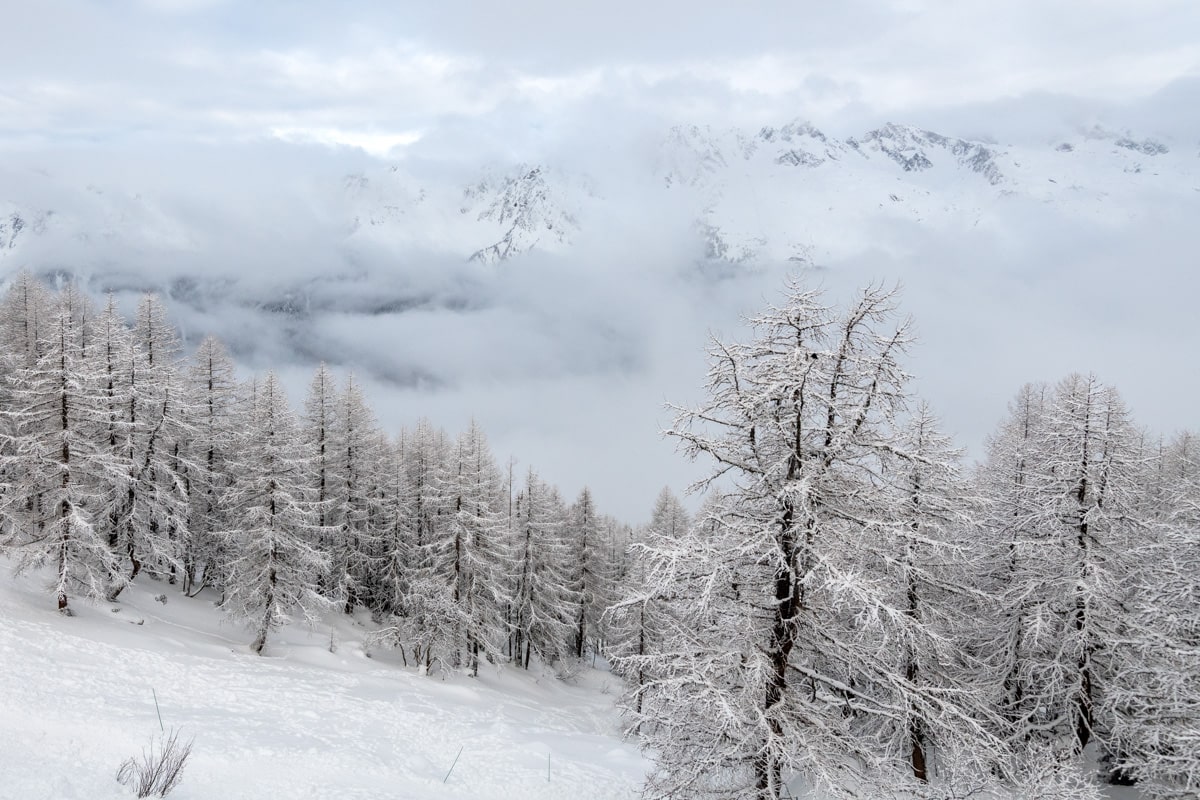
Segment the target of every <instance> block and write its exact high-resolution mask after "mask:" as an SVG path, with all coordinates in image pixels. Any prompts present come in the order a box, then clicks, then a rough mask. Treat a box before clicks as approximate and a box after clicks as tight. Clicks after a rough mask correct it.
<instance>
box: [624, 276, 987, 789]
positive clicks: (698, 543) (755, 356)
mask: <svg viewBox="0 0 1200 800" xmlns="http://www.w3.org/2000/svg"><path fill="white" fill-rule="evenodd" d="M751 324H752V325H753V329H754V334H755V335H754V337H753V339H752V340H751V341H750V342H749V343H747V344H728V343H724V342H720V341H717V342H714V344H713V346H712V348H711V349H710V365H711V366H710V372H709V383H708V394H709V398H708V401H707V402H706V403H704V404H703V405H701V406H700V407H697V408H692V409H688V408H681V409H678V418H677V421H676V424H675V426H674V428H673V429H672V430H671V431H670V433H671V435H673V436H675V437H676V438H678V439H679V440H680V441H681V442H682V443H683V446H684V447H685V449H686V450H687V452H688V453H689V454H690V455H692V456H694V457H703V458H705V459H707V460H709V461H711V462H712V464H713V470H712V473H711V474H710V476H709V478H707V479H706V480H705V481H704V482H702V484H701V485H702V486H708V487H711V489H712V491H713V492H714V493H715V494H716V495H717V502H716V503H715V508H714V509H713V511H712V512H711V514H710V518H709V519H707V520H704V521H702V522H703V524H702V525H699V526H696V531H697V532H703V535H693V536H692V537H691V540H690V541H689V542H688V545H689V546H688V547H687V549H686V550H684V551H683V552H680V549H679V548H678V547H673V548H670V549H665V550H662V551H656V550H655V549H653V548H649V549H647V551H646V554H645V557H646V558H647V559H648V567H647V568H648V570H649V573H650V579H651V580H652V581H654V582H655V583H657V584H658V585H660V586H662V587H663V590H664V594H665V595H666V596H668V597H671V596H677V597H679V598H680V602H679V603H678V604H677V605H678V606H679V609H680V611H679V613H681V614H682V615H683V616H682V617H681V624H678V625H676V629H675V635H674V636H673V637H669V641H668V642H666V643H664V647H663V651H662V652H660V653H659V655H658V657H657V660H656V662H655V664H654V669H653V671H654V673H655V674H656V676H657V677H656V678H655V680H654V684H653V691H652V692H649V693H647V695H646V700H647V702H646V703H645V704H644V706H643V710H642V717H643V718H645V719H647V720H653V721H654V722H655V724H654V725H653V727H649V728H647V729H646V732H645V738H646V743H647V746H648V748H649V749H650V750H651V751H654V752H656V753H657V754H658V763H657V769H656V771H655V773H654V774H653V775H652V776H651V778H650V781H649V783H648V787H647V788H648V793H649V795H650V796H653V797H674V796H680V795H683V794H686V795H687V796H692V797H700V796H733V795H737V796H741V797H753V798H759V799H761V800H775V799H776V798H779V797H781V796H783V795H784V794H785V793H786V791H787V784H788V782H789V781H790V780H791V779H793V778H800V779H803V780H805V781H807V782H808V783H809V784H811V785H814V786H817V787H820V788H822V789H825V790H827V791H830V792H834V793H838V792H845V791H850V789H849V788H848V787H851V786H853V787H856V789H855V790H856V791H860V792H861V791H865V788H864V787H870V786H880V787H882V786H887V787H892V788H894V787H896V786H897V785H902V784H903V783H904V781H905V780H906V775H907V776H911V773H912V769H911V763H910V755H911V753H910V752H909V750H908V748H907V747H905V746H903V741H904V740H903V739H901V738H900V737H882V736H878V735H875V732H879V731H883V730H886V729H888V728H889V727H893V728H894V722H895V721H897V720H905V719H908V718H910V717H911V716H913V715H914V714H919V715H920V718H921V719H922V720H923V721H924V724H927V725H930V726H936V727H937V728H938V730H939V732H940V735H941V736H942V737H943V741H945V742H947V743H949V742H954V746H953V747H950V746H947V747H946V749H947V750H948V751H954V752H958V751H960V750H964V749H969V743H971V742H974V741H976V740H977V739H980V738H982V737H985V735H986V734H985V731H984V730H983V729H982V726H980V725H979V723H977V722H976V721H975V720H974V719H972V718H971V716H970V715H969V714H967V713H965V712H964V711H963V710H962V708H961V707H960V706H959V705H958V703H957V702H956V698H955V697H954V694H953V692H946V691H944V690H943V689H942V688H941V687H934V686H930V685H927V684H925V683H922V682H915V681H913V680H910V679H909V678H908V677H907V676H906V674H905V670H903V669H899V670H898V669H897V659H896V652H897V651H896V647H895V644H896V642H895V640H894V639H889V638H888V636H887V635H886V633H887V631H888V630H890V629H893V628H895V627H897V626H902V627H903V629H904V631H905V639H906V640H907V641H908V642H909V644H910V646H911V647H914V648H920V649H922V650H923V649H924V648H928V647H930V646H931V638H932V634H931V633H930V632H929V631H927V630H926V629H925V627H924V625H923V624H922V623H921V622H920V621H919V620H914V619H912V617H911V615H910V614H909V611H908V604H907V603H906V601H905V600H904V598H903V595H902V594H901V595H900V596H899V597H898V596H897V594H896V592H895V590H894V589H895V587H894V585H892V584H891V583H890V582H885V581H880V580H879V579H878V578H877V576H876V575H875V574H873V573H874V569H873V568H872V565H871V564H870V555H869V554H870V552H879V551H880V550H881V549H882V548H883V546H884V545H885V544H887V543H894V542H895V539H896V534H897V526H899V525H903V524H904V523H903V521H902V517H901V516H900V514H899V513H898V508H897V505H896V493H895V492H893V491H890V490H889V489H888V488H887V487H886V486H884V485H881V480H880V475H881V474H882V473H884V472H885V471H886V470H887V469H888V465H889V464H890V463H891V461H892V460H893V458H894V454H895V452H896V451H897V450H898V449H899V448H900V447H901V446H902V443H903V437H902V435H901V433H900V431H899V430H898V427H897V424H896V420H897V416H898V415H899V414H900V413H901V412H902V411H903V410H904V407H905V404H906V402H907V400H908V390H907V380H908V378H907V375H906V374H905V372H904V370H903V368H902V367H901V366H900V358H901V357H902V356H903V355H904V352H905V351H906V349H907V346H908V344H909V342H910V336H909V332H908V323H907V321H905V320H902V319H899V318H898V315H897V310H896V302H895V296H894V294H893V293H892V292H888V291H883V290H880V289H877V288H869V289H867V290H865V291H863V292H862V294H861V295H860V296H859V297H858V299H857V300H856V301H855V302H854V303H852V304H851V305H850V306H849V307H848V308H846V309H845V310H836V309H833V308H830V307H827V306H825V305H823V304H822V303H821V298H820V296H819V294H818V293H817V292H814V291H811V290H808V289H805V288H803V287H802V286H800V285H799V284H795V283H793V284H791V285H789V287H788V295H787V298H786V302H785V303H784V304H783V305H782V306H779V307H774V308H771V309H769V310H768V311H767V312H766V313H765V314H763V315H760V316H759V317H757V318H755V319H753V320H751ZM914 566H915V565H914ZM917 579H918V580H923V578H922V577H921V576H917ZM907 779H908V780H912V778H911V777H908V778H907Z"/></svg>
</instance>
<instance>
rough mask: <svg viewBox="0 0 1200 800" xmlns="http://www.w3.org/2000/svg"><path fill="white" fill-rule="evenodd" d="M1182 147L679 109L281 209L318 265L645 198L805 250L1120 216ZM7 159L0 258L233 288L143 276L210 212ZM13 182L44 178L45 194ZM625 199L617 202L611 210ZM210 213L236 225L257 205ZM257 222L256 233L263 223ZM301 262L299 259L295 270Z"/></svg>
mask: <svg viewBox="0 0 1200 800" xmlns="http://www.w3.org/2000/svg"><path fill="white" fill-rule="evenodd" d="M1197 150H1198V148H1197V145H1196V144H1195V143H1194V142H1190V143H1180V142H1175V141H1165V140H1160V139H1155V138H1145V137H1139V136H1135V135H1132V134H1130V133H1129V132H1127V131H1110V130H1104V129H1100V128H1094V129H1091V130H1087V131H1081V132H1076V133H1074V134H1072V135H1070V136H1065V137H1060V138H1055V139H1047V140H1045V141H1043V142H1041V143H1039V144H1037V145H1030V144H1020V145H1015V144H1000V143H996V142H991V141H971V140H966V139H960V138H955V137H951V136H944V135H941V134H938V133H934V132H932V131H927V130H921V129H919V128H915V127H911V126H905V125H896V124H888V125H885V126H883V127H881V128H878V129H876V130H871V131H868V132H866V133H864V134H862V135H861V136H855V137H850V138H844V139H839V138H835V137H833V136H829V135H827V134H825V133H823V132H822V131H821V130H819V129H818V128H816V127H814V126H812V125H811V124H808V123H805V122H792V123H788V124H786V125H783V126H781V127H764V128H762V129H760V130H758V131H756V132H751V131H746V130H740V129H736V128H731V129H728V130H714V129H711V128H707V127H695V126H681V127H676V128H673V129H671V130H670V131H669V132H668V133H667V134H666V135H665V136H664V137H663V138H662V140H661V142H660V144H659V146H658V147H657V148H656V149H655V150H654V152H653V153H652V154H651V157H649V158H645V159H644V161H645V163H644V164H642V163H634V164H632V167H631V168H629V169H626V170H623V171H619V174H622V175H627V174H628V175H635V176H638V177H637V179H636V180H625V181H622V179H619V178H614V177H613V176H612V175H609V174H607V170H606V168H605V166H604V165H589V164H570V165H566V164H535V163H520V164H506V165H505V164H500V165H492V166H490V167H487V168H484V169H481V170H480V172H479V173H478V177H477V178H475V179H473V180H471V181H469V182H466V183H465V184H464V183H463V182H456V181H452V180H445V179H436V178H435V179H430V178H416V177H414V175H413V174H412V173H411V172H410V171H409V170H408V169H406V164H405V163H404V162H399V163H396V164H392V165H385V164H381V165H380V166H379V167H378V168H377V169H371V170H369V171H364V172H358V173H355V174H351V175H346V176H345V177H344V179H343V180H342V181H341V184H340V185H324V184H321V183H320V182H318V181H316V180H315V179H314V180H313V181H311V182H310V183H309V187H310V194H312V195H313V196H315V197H317V198H318V199H317V201H316V203H315V210H314V212H313V218H312V219H311V220H307V219H303V218H295V219H291V220H290V224H291V225H292V226H294V227H295V228H297V229H305V230H311V231H315V233H310V234H309V236H310V237H316V238H318V239H320V241H321V243H322V245H323V246H324V247H326V248H327V249H328V251H329V252H331V253H334V254H337V253H341V254H343V256H344V261H345V263H343V264H331V265H330V268H329V270H328V273H329V274H337V273H340V272H345V271H347V270H349V271H350V272H352V273H354V272H356V271H361V270H379V269H381V268H383V267H381V264H386V263H387V262H389V261H391V260H393V259H394V260H405V259H407V260H409V261H411V260H412V259H414V258H431V257H436V260H441V261H444V260H449V261H450V262H456V261H457V262H460V263H477V264H479V265H490V266H495V267H496V268H501V267H502V265H503V263H504V262H507V261H510V260H512V259H514V258H518V257H520V256H522V255H523V254H527V253H530V252H540V253H544V254H550V255H552V256H567V255H569V254H570V253H572V251H573V250H574V248H576V247H578V246H581V245H580V244H579V243H580V242H588V241H597V240H609V241H614V240H615V241H619V240H620V237H622V236H623V235H624V234H625V233H626V231H622V230H608V229H606V226H610V225H613V224H614V223H613V220H624V223H621V224H626V225H635V226H643V225H644V226H652V225H654V224H655V220H656V218H657V217H658V216H659V215H660V213H662V212H663V211H664V210H665V209H672V210H673V213H674V214H675V216H676V217H678V216H679V215H680V214H682V215H683V217H684V218H686V219H689V220H691V228H690V233H688V236H690V237H692V240H693V241H692V245H693V246H694V252H695V254H696V258H697V259H698V260H700V261H709V262H716V263H719V264H725V265H728V266H735V265H748V266H755V265H760V266H761V265H770V264H777V263H783V262H793V263H796V262H798V263H801V264H805V265H810V266H814V267H820V266H822V265H824V264H825V263H827V262H829V261H831V260H836V259H838V258H842V257H846V256H851V255H854V254H855V253H858V252H861V251H863V250H864V249H865V248H867V247H870V246H873V244H874V243H876V242H877V241H878V239H879V234H878V232H879V231H880V230H881V229H883V228H884V227H888V226H896V225H901V226H908V225H917V226H922V227H927V228H933V229H935V230H940V229H961V230H965V229H973V228H983V229H985V230H986V229H991V228H994V229H996V230H997V232H998V234H1000V235H1002V233H1003V231H1002V229H1003V227H1004V226H1005V225H1006V224H1011V223H1008V222H1006V219H1007V216H1006V215H1008V214H1010V213H1011V212H1013V211H1014V210H1022V209H1023V210H1025V212H1027V213H1032V214H1044V213H1046V212H1047V210H1049V211H1052V212H1053V213H1054V214H1060V215H1065V216H1066V217H1069V218H1073V219H1079V220H1093V221H1094V222H1095V223H1096V224H1101V225H1121V224H1123V223H1124V222H1125V221H1128V220H1130V219H1135V218H1138V217H1139V216H1142V215H1145V214H1148V213H1153V209H1155V208H1157V207H1161V206H1160V204H1161V203H1167V204H1171V205H1173V206H1177V205H1179V204H1193V205H1194V204H1196V203H1197V199H1198V198H1200V157H1198V154H1197ZM26 177H27V179H28V181H29V185H30V186H34V188H37V187H36V184H37V183H38V181H44V182H51V181H54V182H56V186H55V191H53V192H46V191H34V192H27V193H23V192H22V187H20V186H10V187H0V268H2V269H3V270H4V271H5V272H10V271H12V270H14V269H16V268H18V267H26V266H27V267H30V268H32V269H34V270H35V271H41V272H69V273H72V274H78V275H80V276H82V277H84V278H85V280H86V281H87V282H88V284H89V285H90V286H92V287H93V288H95V289H97V290H100V289H105V288H116V289H118V290H120V289H130V290H132V289H140V288H146V289H156V290H159V291H163V292H166V293H168V294H169V295H171V296H172V297H173V298H174V299H175V300H177V301H179V302H182V303H185V304H186V303H194V304H195V303H203V302H205V300H206V298H207V300H208V301H212V300H213V299H214V298H215V297H224V296H227V295H228V294H229V293H233V294H235V295H236V294H237V292H238V289H237V287H238V286H239V285H240V284H242V283H244V282H245V281H244V279H245V277H246V276H245V275H244V274H232V273H228V272H222V270H221V269H220V267H219V265H214V269H213V270H212V271H208V270H205V272H204V274H190V275H185V276H182V277H181V276H180V275H179V274H178V272H177V271H176V272H171V271H169V270H168V271H167V272H170V278H169V279H168V278H167V277H163V278H161V280H160V279H159V278H158V277H156V274H157V273H156V272H155V271H154V269H153V265H155V264H158V265H164V264H170V263H171V262H172V260H173V259H174V258H175V257H176V256H178V255H180V254H187V255H188V257H189V258H191V259H192V260H202V259H203V258H204V254H205V250H206V248H207V247H209V245H210V243H211V242H210V240H211V238H212V236H213V231H212V230H211V224H210V225H209V227H208V228H204V227H203V226H200V227H198V226H197V225H196V223H195V221H194V220H193V219H191V218H190V217H189V215H188V212H187V211H186V210H181V208H180V207H179V205H178V204H176V205H170V204H164V203H162V202H160V201H159V199H158V198H156V197H153V196H148V195H145V194H143V193H141V192H139V190H138V187H136V186H112V187H96V186H86V187H78V188H74V187H71V186H70V185H69V176H68V177H67V178H61V177H60V178H53V179H52V178H50V177H46V176H44V175H41V174H32V173H31V174H30V175H28V176H26ZM299 180H300V181H301V183H303V182H304V178H303V176H300V178H299ZM26 188H28V187H26ZM6 189H7V190H8V191H6ZM281 191H282V190H281ZM23 194H24V195H28V196H23ZM30 196H41V197H45V196H54V197H56V198H57V199H56V200H55V203H56V204H55V205H53V206H48V205H47V206H43V205H39V204H38V201H31V200H30V199H29V197H30ZM629 208H635V209H636V212H635V213H633V214H624V215H622V214H620V213H614V212H619V211H622V210H628V209H629ZM220 225H221V226H224V227H225V228H228V227H230V226H232V227H234V228H236V227H237V226H239V225H240V226H243V227H245V228H246V229H253V228H255V227H256V226H257V225H258V220H256V219H254V218H253V217H251V218H239V219H234V220H228V219H225V220H222V221H221V223H220ZM258 239H259V240H260V241H270V234H269V232H268V233H259V234H258ZM139 261H140V262H142V263H141V264H140V265H138V264H137V263H136V262H139ZM347 265H349V266H347ZM165 274H166V273H164V275H165ZM312 278H313V275H312V271H311V270H310V271H308V272H307V273H305V277H304V279H303V280H304V281H309V282H311V280H312ZM272 286H273V287H274V288H272V289H269V290H264V291H265V293H264V291H258V290H256V292H255V293H253V297H249V296H248V297H245V298H240V299H242V300H245V301H246V302H251V303H253V304H254V305H256V306H257V307H260V308H265V309H267V310H271V311H275V312H284V313H292V314H295V313H302V312H303V311H304V309H306V308H311V304H312V302H313V298H312V297H311V296H306V292H309V293H310V290H309V289H307V288H305V285H304V283H303V281H300V282H297V283H295V285H291V284H289V283H288V280H287V279H286V277H280V278H278V279H276V280H274V281H273V283H272ZM214 293H215V294H214ZM376 299H378V298H376ZM393 299H394V300H395V302H398V303H400V304H401V306H402V305H403V303H404V302H405V301H404V299H403V298H398V299H397V298H393ZM379 302H381V303H382V304H383V306H384V307H387V304H388V302H391V301H389V300H387V299H386V298H384V299H383V300H380V301H379Z"/></svg>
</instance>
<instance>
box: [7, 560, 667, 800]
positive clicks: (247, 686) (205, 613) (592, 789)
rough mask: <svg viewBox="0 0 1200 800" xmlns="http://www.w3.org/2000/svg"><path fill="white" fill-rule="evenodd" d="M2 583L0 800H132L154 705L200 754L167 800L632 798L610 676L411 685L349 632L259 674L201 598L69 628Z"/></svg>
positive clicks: (408, 674)
mask: <svg viewBox="0 0 1200 800" xmlns="http://www.w3.org/2000/svg"><path fill="white" fill-rule="evenodd" d="M11 571H12V570H11V566H10V565H9V564H8V562H6V561H0V573H2V574H0V681H2V685H3V690H2V691H0V798H3V799H4V800H107V799H108V798H128V797H131V796H132V792H131V791H130V790H129V789H127V788H125V787H123V786H121V785H119V784H118V783H117V781H116V779H115V773H116V770H117V768H118V766H119V765H120V763H121V762H122V761H123V760H125V759H126V758H128V757H130V756H134V755H137V754H139V753H140V752H141V751H142V749H143V748H144V747H146V746H147V745H149V744H150V742H151V740H152V739H153V738H154V737H155V736H156V735H158V734H159V719H158V716H157V714H156V711H155V700H154V698H155V695H157V698H158V704H159V706H160V708H161V712H162V720H163V723H165V725H166V727H167V729H168V730H170V728H171V727H172V726H175V727H178V728H180V729H181V730H182V732H183V735H184V737H194V739H195V749H194V751H193V754H192V757H191V760H190V762H189V763H188V766H187V768H186V770H185V772H184V778H183V782H182V784H181V785H180V786H179V787H178V788H177V789H176V790H175V791H174V792H172V793H171V794H170V797H171V798H175V800H189V799H191V800H201V799H203V800H211V799H212V798H221V799H222V800H237V799H238V798H253V800H266V799H267V798H273V797H282V796H286V797H289V798H293V799H294V800H315V798H338V799H339V800H352V799H353V798H370V799H371V800H382V799H384V798H419V799H420V800H425V799H426V798H428V799H429V800H436V799H437V798H472V800H483V799H486V798H522V799H524V798H530V800H533V799H535V798H554V800H561V799H562V798H571V800H589V799H590V798H596V799H597V800H600V799H601V798H634V797H636V796H637V794H638V790H639V787H640V785H641V782H642V779H643V777H644V775H645V772H646V769H647V768H648V762H647V761H646V760H645V759H644V758H643V757H642V755H641V754H640V753H639V752H638V748H637V745H636V743H635V742H632V741H624V740H622V738H621V736H620V720H619V718H618V714H617V711H616V710H615V708H614V700H615V697H616V694H617V692H618V684H617V680H616V679H615V678H614V677H613V676H612V675H610V674H607V673H604V672H600V671H595V670H585V671H583V672H582V673H580V674H579V675H576V676H575V677H573V678H572V679H571V680H570V681H569V682H566V683H564V682H562V681H559V680H556V679H555V678H554V677H553V676H551V675H548V674H547V675H540V676H539V675H538V674H534V673H526V672H523V671H518V670H515V669H512V668H508V667H506V668H495V667H491V666H486V667H485V668H484V669H481V675H480V677H479V678H478V679H471V678H468V677H465V676H459V675H452V676H449V677H447V678H445V679H444V680H443V679H442V678H440V677H437V676H435V677H422V676H418V675H416V674H415V673H414V672H413V671H411V670H408V669H405V668H404V667H403V666H401V665H400V664H399V663H398V661H399V655H398V654H397V653H393V652H388V651H379V652H374V653H373V654H372V657H367V656H366V655H365V654H364V652H363V648H362V645H361V640H362V636H363V634H364V633H365V632H366V631H367V627H366V626H365V625H364V621H363V620H358V621H352V620H349V619H345V618H343V619H335V620H334V621H333V627H332V630H331V628H330V627H325V628H323V629H317V630H313V631H310V630H308V629H305V628H298V627H297V628H291V629H287V630H284V631H282V632H280V633H279V634H277V635H276V636H275V638H274V639H273V640H271V641H270V642H269V643H268V646H267V649H266V651H265V657H262V658H259V657H257V656H255V655H253V654H252V653H250V652H249V650H248V649H247V647H246V644H247V642H249V641H250V639H251V638H252V637H251V636H249V635H248V634H247V633H246V632H245V631H244V630H242V629H240V628H238V627H237V626H235V625H232V624H230V623H226V622H223V621H222V618H221V615H220V613H219V611H218V610H217V609H215V608H214V607H213V598H212V597H208V596H202V597H199V598H195V599H189V598H186V597H183V596H182V595H180V594H179V593H178V592H177V591H176V590H175V589H174V588H171V587H167V586H165V585H162V584H157V583H155V582H153V581H145V582H144V583H142V584H141V585H135V586H132V587H130V588H129V589H127V590H126V591H125V593H124V594H123V595H122V596H121V601H120V602H119V603H111V604H110V603H100V604H94V605H92V604H88V603H85V602H84V601H82V600H76V601H75V602H74V603H73V608H74V610H75V612H76V616H74V617H71V618H65V617H62V616H60V615H59V614H57V613H56V612H55V611H54V610H53V598H52V597H51V596H50V595H49V594H48V593H46V592H43V591H42V590H41V584H42V581H41V579H39V578H38V577H37V576H21V577H20V578H18V579H17V580H16V581H14V580H12V579H11V578H10V573H11ZM163 592H165V593H166V596H167V603H166V604H162V603H160V602H158V601H156V600H155V596H156V595H159V594H161V593H163ZM366 625H369V622H367V623H366ZM331 632H332V636H333V638H334V640H335V642H336V645H337V646H336V648H335V649H336V652H330V637H331ZM460 748H461V749H462V755H461V757H459V759H458V762H457V764H456V765H455V766H454V768H453V771H452V772H451V773H450V775H449V778H448V779H447V780H445V781H443V779H444V778H445V777H446V774H447V771H448V770H450V767H451V764H453V763H454V759H455V755H456V754H457V753H458V752H459V749H460Z"/></svg>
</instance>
